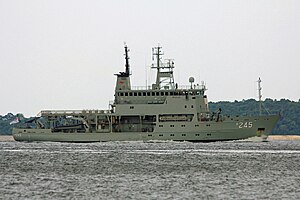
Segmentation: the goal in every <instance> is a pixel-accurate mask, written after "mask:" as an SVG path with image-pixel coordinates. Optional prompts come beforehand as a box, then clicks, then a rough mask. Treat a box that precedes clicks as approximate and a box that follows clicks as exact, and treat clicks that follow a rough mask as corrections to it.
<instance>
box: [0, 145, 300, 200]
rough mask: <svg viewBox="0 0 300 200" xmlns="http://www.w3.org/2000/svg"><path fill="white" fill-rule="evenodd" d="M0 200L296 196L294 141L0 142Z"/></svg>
mask: <svg viewBox="0 0 300 200" xmlns="http://www.w3.org/2000/svg"><path fill="white" fill-rule="evenodd" d="M0 199H300V141H270V142H246V141H234V142H213V143H191V142H163V143H155V142H154V143H145V142H106V143H90V144H78V143H52V142H39V143H36V142H32V143H24V142H23V143H22V142H0Z"/></svg>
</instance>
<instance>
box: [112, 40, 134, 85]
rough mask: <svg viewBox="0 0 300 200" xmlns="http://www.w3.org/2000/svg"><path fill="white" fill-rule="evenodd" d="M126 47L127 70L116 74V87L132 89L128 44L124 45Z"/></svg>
mask: <svg viewBox="0 0 300 200" xmlns="http://www.w3.org/2000/svg"><path fill="white" fill-rule="evenodd" d="M124 49H125V54H124V55H125V72H119V73H118V74H115V75H116V76H117V82H116V88H115V90H130V89H131V84H130V66H129V56H128V52H129V49H128V47H127V45H126V44H125V46H124Z"/></svg>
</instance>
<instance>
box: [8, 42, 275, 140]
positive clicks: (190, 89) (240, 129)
mask: <svg viewBox="0 0 300 200" xmlns="http://www.w3.org/2000/svg"><path fill="white" fill-rule="evenodd" d="M128 54H129V49H128V47H127V46H126V45H125V71H124V72H119V73H118V74H115V75H116V76H117V81H116V87H115V94H114V97H115V98H114V102H113V103H112V104H111V105H110V109H109V110H44V111H41V112H40V114H39V116H38V117H36V118H33V119H31V120H29V121H27V123H25V124H26V126H25V127H20V128H15V129H14V130H13V136H14V138H15V140H17V141H60V142H101V141H135V140H141V141H149V140H173V141H194V142H197V141H219V140H237V139H245V138H249V137H253V136H257V135H262V134H263V135H267V134H269V133H270V132H271V130H272V129H273V127H274V126H275V124H276V122H277V121H278V119H279V116H278V115H268V116H223V115H222V113H221V109H219V110H218V111H216V112H213V113H210V111H209V108H208V100H207V96H206V95H205V91H206V87H205V85H204V84H194V78H193V77H190V78H189V85H187V86H178V84H176V83H175V81H174V72H173V70H174V61H173V60H171V59H168V60H166V62H164V61H163V60H162V55H163V53H162V48H161V47H160V46H158V47H155V48H153V57H154V58H155V62H154V63H153V65H152V67H151V68H152V69H155V70H156V81H155V83H153V84H152V85H151V87H132V86H131V81H130V76H131V74H130V65H129V55H128Z"/></svg>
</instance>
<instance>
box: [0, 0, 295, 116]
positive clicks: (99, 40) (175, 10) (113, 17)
mask: <svg viewBox="0 0 300 200" xmlns="http://www.w3.org/2000/svg"><path fill="white" fill-rule="evenodd" d="M124 42H126V44H127V45H128V47H129V49H130V52H129V56H130V66H131V72H132V76H131V83H132V85H133V86H145V85H146V84H148V85H149V84H151V83H152V82H154V80H155V77H154V76H155V73H154V72H151V70H150V66H151V63H152V56H151V49H152V47H155V46H157V45H160V46H162V48H163V52H164V58H172V59H174V62H175V72H174V73H175V82H177V83H178V85H188V84H189V82H188V79H189V77H191V76H192V77H194V78H195V82H196V83H200V82H201V81H204V82H205V84H206V87H207V88H208V90H207V91H206V94H207V96H208V99H209V101H234V100H242V99H249V98H254V99H257V98H258V91H257V80H258V78H259V77H260V78H261V79H262V83H261V84H262V88H263V89H262V94H263V99H265V98H272V99H278V100H279V99H283V98H285V99H291V100H294V101H298V100H299V99H300V84H299V82H300V81H299V75H300V1H298V0H226V1H224V0H182V1H179V0H151V1H149V0H148V1H146V0H110V1H107V0H26V1H24V0H9V1H7V0H0V94H1V95H0V115H5V114H6V113H8V112H12V113H23V114H25V116H34V115H36V114H37V113H38V112H39V111H40V110H48V109H55V110H56V109H68V110H70V109H108V104H109V101H112V100H113V97H114V96H113V95H114V86H115V81H116V76H114V74H115V73H118V72H120V71H124V63H125V62H124V55H123V54H124Z"/></svg>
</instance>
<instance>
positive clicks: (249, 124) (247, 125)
mask: <svg viewBox="0 0 300 200" xmlns="http://www.w3.org/2000/svg"><path fill="white" fill-rule="evenodd" d="M237 125H238V127H239V128H252V126H253V123H252V122H239V123H238V124H237Z"/></svg>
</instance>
